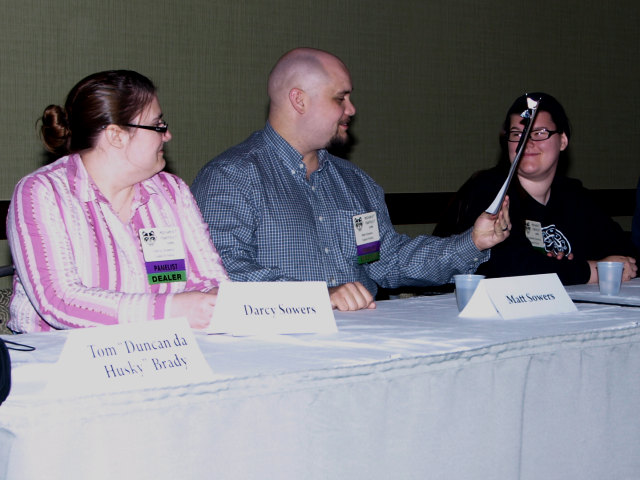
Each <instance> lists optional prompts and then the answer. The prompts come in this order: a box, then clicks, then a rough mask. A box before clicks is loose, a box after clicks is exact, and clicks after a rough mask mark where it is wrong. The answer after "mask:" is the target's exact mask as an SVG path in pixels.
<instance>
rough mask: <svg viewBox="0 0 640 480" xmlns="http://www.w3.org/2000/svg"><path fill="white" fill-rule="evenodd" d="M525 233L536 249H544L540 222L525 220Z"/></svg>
mask: <svg viewBox="0 0 640 480" xmlns="http://www.w3.org/2000/svg"><path fill="white" fill-rule="evenodd" d="M525 235H526V236H527V238H528V239H529V241H530V242H531V245H533V248H535V249H537V250H542V251H543V252H544V251H546V250H545V246H544V237H543V236H542V224H541V223H540V222H535V221H533V220H525Z"/></svg>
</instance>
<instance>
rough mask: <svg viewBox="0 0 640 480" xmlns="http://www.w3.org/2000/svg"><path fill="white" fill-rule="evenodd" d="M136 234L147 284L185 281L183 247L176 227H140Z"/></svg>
mask: <svg viewBox="0 0 640 480" xmlns="http://www.w3.org/2000/svg"><path fill="white" fill-rule="evenodd" d="M138 235H139V236H140V243H141V244H142V254H143V255H144V263H145V266H146V269H147V277H148V279H149V285H154V284H156V283H169V282H186V281H187V269H186V265H185V261H184V259H185V254H184V247H183V245H182V237H181V236H180V230H179V229H178V227H157V228H141V229H140V230H139V231H138Z"/></svg>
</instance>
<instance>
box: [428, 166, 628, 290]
mask: <svg viewBox="0 0 640 480" xmlns="http://www.w3.org/2000/svg"><path fill="white" fill-rule="evenodd" d="M506 177H507V172H506V171H505V170H504V169H502V168H498V167H496V168H492V169H490V170H485V171H482V172H479V173H477V174H475V175H474V176H472V177H471V178H470V179H469V180H468V181H467V182H466V183H465V184H464V185H463V186H462V187H461V189H460V190H459V191H458V193H457V194H456V197H455V198H454V200H453V202H452V204H451V205H450V206H449V208H448V209H447V210H446V211H445V213H444V215H443V218H442V220H441V221H440V223H438V225H437V226H436V228H435V230H434V235H438V236H448V235H451V234H454V233H459V232H461V231H464V230H466V229H467V228H469V227H471V226H472V225H473V223H474V222H475V221H476V219H477V218H478V216H479V215H480V214H481V213H482V212H483V211H484V210H485V209H486V208H487V207H488V206H489V205H490V204H491V202H492V201H493V199H494V198H495V196H496V194H497V193H498V191H499V189H500V187H501V186H502V184H503V183H504V180H505V179H506ZM507 193H508V195H509V199H510V206H509V215H510V218H511V223H512V231H511V235H510V236H509V238H507V239H506V240H505V241H504V242H502V243H500V244H498V245H496V246H495V247H493V248H492V249H491V258H490V259H489V261H487V262H485V263H483V264H482V265H480V267H479V268H478V272H477V273H480V274H483V275H486V276H487V277H509V276H514V275H532V274H540V273H557V274H558V276H559V277H560V280H561V281H562V283H563V284H565V285H573V284H581V283H587V282H588V281H589V277H590V268H589V265H588V263H587V260H600V259H602V258H604V257H606V256H609V255H628V256H634V249H633V246H632V243H631V240H630V237H629V235H628V234H627V233H625V232H624V231H623V230H622V228H621V227H620V225H618V224H617V223H616V222H614V221H613V220H612V219H611V218H610V217H609V216H607V215H606V214H605V213H604V212H603V211H602V209H601V208H600V207H599V206H598V205H597V204H596V203H595V202H594V201H593V200H592V198H591V195H590V193H589V191H588V190H587V189H585V188H584V187H583V186H582V184H581V182H580V181H579V180H575V179H572V178H567V177H564V176H559V175H556V178H555V179H554V180H553V183H552V185H551V195H550V197H549V201H548V202H547V204H546V205H542V204H540V203H538V202H537V201H536V200H535V199H533V197H531V196H530V195H529V194H528V193H527V192H526V191H525V190H524V189H523V188H522V186H521V185H520V182H519V181H518V177H517V176H514V178H513V180H512V182H511V185H510V187H509V190H508V192H507ZM527 230H528V231H529V237H527ZM536 230H537V231H538V232H539V233H538V234H537V235H535V234H533V233H532V232H533V231H536ZM532 241H533V242H534V243H536V244H539V246H538V247H534V245H533V244H532ZM546 252H554V253H559V252H564V253H565V255H568V254H569V253H573V256H574V258H573V259H572V260H568V259H567V258H566V256H565V258H563V259H562V260H557V259H556V258H549V257H547V255H546Z"/></svg>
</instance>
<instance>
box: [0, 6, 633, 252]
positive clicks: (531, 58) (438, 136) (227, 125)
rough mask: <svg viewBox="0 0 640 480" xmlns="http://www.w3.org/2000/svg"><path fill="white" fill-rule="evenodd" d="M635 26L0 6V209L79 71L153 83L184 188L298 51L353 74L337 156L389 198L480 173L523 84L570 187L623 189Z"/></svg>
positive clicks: (627, 18)
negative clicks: (561, 140)
mask: <svg viewBox="0 0 640 480" xmlns="http://www.w3.org/2000/svg"><path fill="white" fill-rule="evenodd" d="M638 24H640V2H637V1H636V0H625V1H620V2H616V5H615V8H613V7H608V6H606V5H604V4H602V3H601V2H596V1H592V0H586V1H581V2H574V1H568V2H567V1H565V2H550V1H539V2H533V3H530V2H513V1H505V0H497V1H494V2H480V1H471V0H447V1H444V2H443V1H431V0H425V1H418V0H394V1H388V0H387V1H383V0H374V1H364V0H348V1H336V0H296V1H291V0H272V1H270V2H266V1H264V0H236V1H215V0H180V1H178V2H176V1H166V0H153V1H149V0H128V1H121V0H101V1H99V2H98V1H87V0H85V1H82V0H56V1H55V2H45V1H34V0H21V1H7V0H3V1H2V6H1V7H0V45H1V46H0V51H1V52H2V61H1V64H0V108H1V112H2V114H1V115H0V132H2V133H1V135H0V152H2V153H1V155H2V158H1V160H0V161H1V162H2V167H3V169H2V172H3V174H2V176H1V177H0V199H9V198H10V196H11V192H12V190H13V186H14V184H15V182H16V181H17V180H18V179H19V178H20V177H22V176H23V175H25V174H27V173H28V172H30V171H32V170H34V169H35V168H37V167H38V166H40V165H41V164H42V162H43V160H44V156H43V150H42V147H41V145H40V143H39V139H38V137H37V134H36V129H35V122H36V120H37V119H38V117H39V116H40V115H41V113H42V110H43V109H44V107H45V106H47V105H48V104H50V103H63V102H64V99H65V96H66V94H67V92H68V91H69V89H70V88H71V87H72V86H73V84H75V83H76V82H77V81H78V80H79V79H80V78H82V77H84V76H85V75H87V74H90V73H93V72H95V71H98V70H104V69H111V68H130V69H134V70H138V71H140V72H141V73H144V74H146V75H148V76H149V77H151V78H152V79H153V80H154V81H155V82H156V84H157V85H158V87H159V95H160V103H161V105H162V107H163V111H164V112H165V117H166V119H167V120H168V122H169V123H170V125H171V131H172V133H173V140H172V141H171V143H170V144H169V145H168V148H167V151H168V154H167V156H168V159H169V166H170V168H171V170H172V171H173V172H175V173H177V174H178V175H180V176H182V177H183V178H184V179H185V180H186V181H187V182H191V181H192V180H193V178H194V176H195V174H196V173H197V171H198V169H199V168H200V167H201V165H202V164H203V163H205V162H206V161H207V160H209V159H210V158H212V157H213V156H214V155H216V154H217V153H219V152H221V151H222V150H224V149H226V148H227V147H229V146H231V145H233V144H235V143H237V142H239V141H241V140H242V139H244V138H245V137H246V136H247V135H248V134H249V133H250V132H251V131H253V130H256V129H258V128H261V127H262V125H263V123H264V120H265V113H266V108H267V101H266V87H265V84H266V76H267V74H268V72H269V70H270V68H271V66H272V65H273V63H274V62H275V60H276V59H277V58H278V57H279V56H280V55H281V54H282V53H284V52H285V51H287V50H289V49H291V48H293V47H295V46H303V45H304V46H313V47H318V48H323V49H326V50H329V51H331V52H334V53H336V54H337V55H338V56H340V57H341V58H342V59H343V60H344V61H345V62H346V63H347V65H348V66H349V67H350V69H351V72H352V77H353V83H354V92H353V101H354V103H355V105H356V108H357V109H358V112H357V116H356V121H355V122H354V124H353V126H352V129H351V132H352V133H353V135H354V136H355V138H356V139H357V143H356V145H355V147H354V148H353V149H352V151H351V155H350V159H351V160H352V161H353V162H355V163H357V164H358V165H360V166H361V167H363V168H364V169H365V170H367V171H368V172H369V173H370V174H371V175H372V176H373V177H374V178H376V179H377V180H378V181H379V182H380V183H381V185H382V186H383V187H384V188H385V190H386V191H388V192H432V191H452V190H456V189H457V188H458V187H459V186H460V184H461V183H462V182H463V181H464V180H465V179H466V178H467V177H468V176H469V175H470V174H471V173H472V172H473V171H475V170H477V169H480V168H483V167H487V166H489V165H492V164H493V163H494V161H495V158H496V154H497V149H498V143H497V130H498V127H499V125H500V122H501V120H502V117H503V114H504V111H505V110H506V108H507V107H508V106H509V105H510V103H511V101H512V100H513V99H514V98H515V97H516V96H518V95H520V94H522V93H524V92H526V91H534V90H543V91H547V92H549V93H551V94H553V95H555V96H556V97H557V98H558V99H560V101H561V102H562V103H563V104H564V105H565V107H566V109H567V111H568V114H569V116H570V117H571V119H572V123H573V126H574V136H573V139H572V145H571V151H572V159H573V160H572V164H571V167H570V171H569V173H570V174H571V175H573V176H577V177H579V178H581V179H582V180H583V182H584V183H585V184H586V185H587V186H588V187H590V188H633V187H635V184H636V181H637V179H638V176H639V175H640V166H639V164H638V151H639V150H640V149H639V147H640V145H639V143H640V135H639V134H638V132H639V128H638V115H637V113H638V112H639V111H640V98H639V97H640V96H639V94H638V78H639V73H640V72H639V71H640V67H639V66H638V63H639V62H638V61H639V60H640V42H639V41H638V27H637V26H638ZM4 250H5V251H6V249H4ZM5 256H6V254H5ZM0 261H1V260H0Z"/></svg>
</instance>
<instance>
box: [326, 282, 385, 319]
mask: <svg viewBox="0 0 640 480" xmlns="http://www.w3.org/2000/svg"><path fill="white" fill-rule="evenodd" d="M329 299H330V300H331V307H333V308H334V309H336V310H340V311H341V312H346V311H353V310H362V309H363V308H376V303H375V302H374V301H373V295H371V293H369V290H367V289H366V288H365V287H364V285H362V284H361V283H360V282H351V283H345V284H344V285H340V286H338V287H331V288H329Z"/></svg>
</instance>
